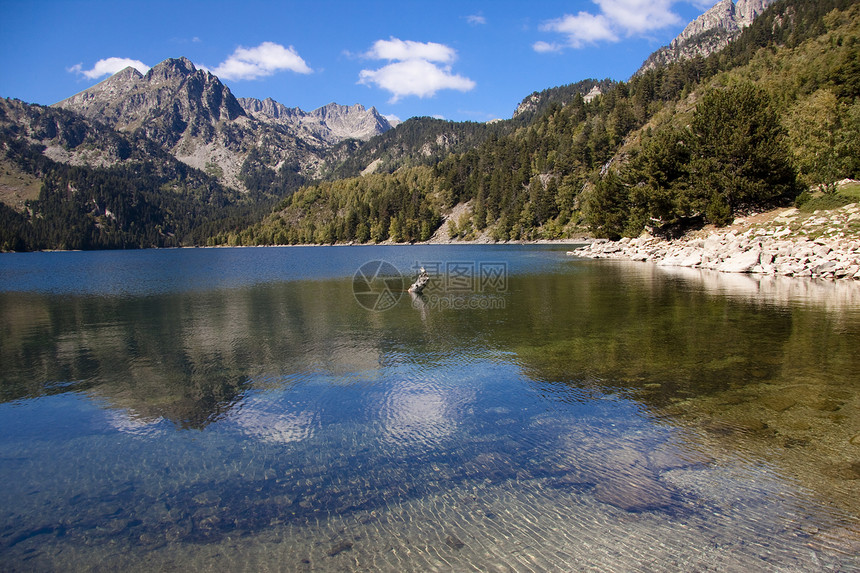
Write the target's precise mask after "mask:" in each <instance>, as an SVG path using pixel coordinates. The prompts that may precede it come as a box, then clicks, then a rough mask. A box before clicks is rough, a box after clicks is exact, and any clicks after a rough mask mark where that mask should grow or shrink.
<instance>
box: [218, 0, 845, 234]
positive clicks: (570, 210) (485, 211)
mask: <svg viewBox="0 0 860 573" xmlns="http://www.w3.org/2000/svg"><path fill="white" fill-rule="evenodd" d="M858 26H860V6H857V5H856V4H855V3H853V2H851V1H848V0H829V1H823V2H814V1H811V0H782V1H781V2H777V3H776V4H774V5H772V6H771V7H770V8H769V9H768V10H767V11H766V12H765V13H764V14H762V15H761V16H760V17H759V18H758V19H756V21H755V22H754V23H753V24H752V25H751V26H750V27H748V28H747V29H746V30H745V31H744V33H743V34H742V35H741V36H740V37H739V38H738V39H737V40H736V41H735V42H733V43H732V44H730V45H729V46H728V47H727V48H726V49H724V50H723V51H721V52H719V53H717V54H713V55H711V56H710V57H708V58H697V59H694V60H689V61H685V62H682V63H677V64H673V65H670V66H667V67H664V68H660V69H656V70H651V71H648V72H646V73H644V74H641V75H638V76H636V77H634V78H632V79H630V80H629V81H628V82H622V83H618V84H615V86H614V88H613V89H610V90H609V91H608V92H607V93H605V94H603V95H601V96H599V97H597V98H595V99H594V100H592V101H590V102H588V103H586V102H585V101H584V100H583V98H582V97H581V96H576V97H574V98H573V99H572V100H571V101H569V102H568V103H566V105H561V104H559V103H553V104H551V105H549V106H548V107H547V108H546V110H545V111H544V113H543V114H541V115H538V116H536V117H535V119H533V120H532V121H531V123H529V124H528V125H525V126H522V127H519V128H517V129H515V130H514V131H513V132H512V133H509V134H490V135H489V137H488V138H487V139H486V140H485V141H484V142H483V143H481V144H479V145H478V146H477V147H474V148H472V149H470V150H467V151H464V152H462V153H457V154H452V155H450V156H448V157H447V158H445V159H444V160H442V161H441V162H438V163H436V164H435V165H431V166H421V167H408V168H401V169H400V170H399V171H397V172H396V173H394V174H391V175H375V176H365V177H353V178H349V179H343V180H338V181H333V182H329V183H325V184H320V185H314V186H309V187H305V188H302V189H300V190H299V191H298V192H296V193H295V194H294V195H292V196H291V197H290V198H288V199H286V200H284V201H283V202H282V203H281V204H280V205H278V207H277V208H276V209H275V211H274V212H273V213H272V214H271V215H270V216H268V217H267V218H265V219H264V220H263V221H262V222H261V223H258V224H256V225H253V226H251V227H249V228H247V229H245V230H244V231H242V232H240V233H226V234H220V235H219V236H217V237H215V238H214V240H213V242H215V243H228V244H272V243H278V244H281V243H306V242H313V243H330V242H348V241H360V242H363V241H385V240H391V241H397V242H403V241H417V240H423V239H426V238H427V237H428V236H429V235H430V234H432V232H433V231H434V230H435V229H436V228H437V227H438V225H439V224H440V223H441V220H442V218H441V216H442V215H443V214H444V213H446V212H448V211H449V210H450V209H451V208H453V207H454V206H456V205H458V204H462V203H467V204H468V205H469V209H468V210H467V213H468V215H467V216H466V217H463V218H462V219H460V220H458V221H457V225H456V226H455V228H454V234H455V235H459V236H463V237H470V236H474V235H475V234H476V233H479V232H487V233H489V235H490V236H491V237H492V238H494V239H496V240H526V239H538V238H559V237H565V236H570V235H572V234H578V233H582V232H584V231H588V232H591V233H593V234H594V235H596V236H604V237H619V236H622V235H637V234H639V233H640V232H641V231H642V230H643V229H644V228H645V227H646V226H648V227H649V228H651V229H652V230H653V231H655V232H664V233H667V234H671V233H673V232H676V231H677V230H679V229H683V228H686V227H687V226H690V225H697V224H702V223H705V222H712V223H716V224H725V223H727V222H729V221H731V220H732V218H733V217H734V215H735V214H736V213H739V212H746V211H750V210H755V209H760V208H766V207H768V206H772V205H778V204H786V203H791V202H793V201H795V200H796V198H797V197H798V195H799V194H800V193H801V191H802V189H803V188H804V187H806V186H809V185H813V184H825V185H826V184H828V183H831V182H832V181H834V180H838V179H841V178H843V177H858V176H860V164H858V157H860V152H858V148H857V145H858V144H857V142H858V141H860V134H859V133H858V129H860V127H858V126H860V111H859V110H860V107H858V106H860V104H858V102H857V96H858V90H860V53H858V51H859V50H860V31H858Z"/></svg>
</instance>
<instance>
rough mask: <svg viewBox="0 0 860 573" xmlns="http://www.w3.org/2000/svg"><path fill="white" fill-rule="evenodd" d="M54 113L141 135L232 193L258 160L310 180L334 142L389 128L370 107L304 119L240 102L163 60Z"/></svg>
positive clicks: (211, 81) (322, 111) (186, 63)
mask: <svg viewBox="0 0 860 573" xmlns="http://www.w3.org/2000/svg"><path fill="white" fill-rule="evenodd" d="M54 107H57V108H61V109H65V110H70V111H74V112H76V113H78V114H81V115H83V116H84V117H86V118H87V119H91V120H95V121H98V122H101V123H104V124H106V125H107V126H108V127H111V128H113V129H116V130H118V131H121V132H122V131H125V132H135V131H137V130H142V131H143V133H144V134H145V135H146V137H147V138H148V139H150V140H152V141H154V142H156V143H158V144H159V145H160V146H161V147H162V148H163V149H164V150H166V151H167V152H169V153H170V154H171V155H173V156H174V157H176V158H177V159H179V160H180V161H182V162H183V163H186V164H187V165H190V166H191V167H196V168H198V169H203V170H206V171H208V172H210V173H212V174H216V175H217V176H218V177H219V179H221V181H222V183H225V184H226V185H229V186H231V187H234V188H237V189H243V188H244V179H243V176H242V169H243V166H246V163H247V162H248V161H257V162H259V158H260V157H265V165H264V166H263V167H264V168H266V169H271V170H272V171H275V170H277V169H278V168H279V167H280V166H282V165H285V164H286V165H290V166H295V169H296V170H297V172H298V173H300V174H302V175H309V176H316V175H317V170H318V169H319V167H320V165H321V164H322V162H323V160H324V156H325V153H326V151H327V150H328V149H330V148H331V147H332V146H334V145H335V144H337V143H338V142H340V141H342V140H344V139H348V138H356V139H363V140H366V139H369V138H371V137H373V136H374V135H378V134H380V133H384V132H385V131H387V130H389V129H391V125H390V124H389V123H388V121H387V120H386V119H385V118H384V117H382V116H381V115H380V114H379V112H377V111H376V109H375V108H371V109H369V110H366V109H365V108H364V107H363V106H361V105H354V106H341V105H338V104H335V103H332V104H329V105H327V106H324V107H321V108H319V109H317V110H314V111H312V112H309V113H308V112H304V111H302V110H300V109H298V108H288V107H286V106H284V105H282V104H280V103H278V102H276V101H274V100H272V99H271V98H268V99H265V100H262V101H261V100H257V99H251V98H243V99H242V100H241V101H240V100H238V99H236V97H235V96H234V95H233V93H232V92H231V91H230V89H229V88H228V87H227V86H225V85H224V84H222V83H221V81H220V80H219V79H218V78H217V77H216V76H214V75H212V74H211V73H209V72H208V71H206V70H201V69H197V68H196V67H195V66H194V64H193V63H192V62H191V61H190V60H188V59H187V58H178V59H168V60H165V61H163V62H161V63H159V64H158V65H156V66H155V67H153V68H152V69H150V70H149V72H147V73H146V74H141V73H140V72H138V71H137V70H135V69H134V68H130V67H129V68H126V69H124V70H122V71H120V72H118V73H117V74H114V75H113V76H111V77H110V78H108V79H106V80H104V81H103V82H101V83H99V84H96V85H95V86H93V87H91V88H89V89H87V90H84V91H83V92H81V93H79V94H76V95H74V96H72V97H70V98H68V99H65V100H63V101H61V102H58V103H56V104H54ZM261 142H265V147H261V146H262V143H261ZM255 151H256V152H255ZM254 152H255V153H254ZM258 167H259V166H258Z"/></svg>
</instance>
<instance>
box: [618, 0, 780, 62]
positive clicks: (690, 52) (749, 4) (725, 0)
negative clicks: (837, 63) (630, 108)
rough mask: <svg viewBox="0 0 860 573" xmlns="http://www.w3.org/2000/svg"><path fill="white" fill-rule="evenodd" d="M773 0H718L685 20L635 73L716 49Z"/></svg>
mask: <svg viewBox="0 0 860 573" xmlns="http://www.w3.org/2000/svg"><path fill="white" fill-rule="evenodd" d="M775 1H776V0H737V2H734V1H733V0H720V1H719V2H717V3H716V4H714V5H713V6H712V7H711V8H709V9H708V10H707V11H705V13H703V14H702V15H701V16H699V17H698V18H696V19H695V20H693V21H692V22H690V23H689V24H687V26H686V27H685V28H684V29H683V30H682V31H681V33H680V34H678V36H676V37H675V39H673V40H672V41H671V42H670V43H669V44H668V45H667V46H663V47H662V48H659V49H658V50H657V51H655V52H653V53H652V54H651V55H650V56H648V58H647V59H646V60H645V61H644V62H643V63H642V66H641V67H640V68H639V70H637V72H636V74H635V75H639V74H642V73H644V72H646V71H648V70H651V69H654V68H655V67H657V66H665V65H668V64H671V63H673V62H678V61H680V60H689V59H692V58H694V57H696V56H702V57H707V56H709V55H711V54H713V53H714V52H718V51H719V50H721V49H723V48H724V47H726V46H727V45H728V43H729V42H730V41H732V40H733V39H734V38H736V37H737V36H738V34H740V33H741V32H742V31H743V30H744V28H747V27H748V26H749V25H750V24H752V22H753V20H755V19H756V18H757V17H758V16H759V15H760V14H761V13H762V12H763V11H764V10H765V9H766V8H767V7H768V6H770V5H771V4H773V3H774V2H775Z"/></svg>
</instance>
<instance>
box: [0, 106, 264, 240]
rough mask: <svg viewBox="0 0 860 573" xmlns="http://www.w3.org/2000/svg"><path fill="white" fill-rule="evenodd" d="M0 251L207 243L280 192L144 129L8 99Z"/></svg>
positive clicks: (2, 114) (2, 129) (0, 121)
mask: <svg viewBox="0 0 860 573" xmlns="http://www.w3.org/2000/svg"><path fill="white" fill-rule="evenodd" d="M0 166H2V173H3V175H2V176H1V177H0V183H2V184H0V191H2V193H0V250H4V251H5V250H19V251H20V250H37V249H116V248H142V247H166V246H181V245H194V244H205V243H206V240H207V238H208V237H209V236H211V235H212V234H213V233H215V232H219V231H221V230H222V229H232V228H236V227H241V226H242V225H247V224H249V223H250V222H251V221H253V220H254V219H255V218H257V217H259V216H260V215H261V211H262V212H265V210H266V205H267V204H268V205H269V206H271V204H272V203H273V201H272V200H271V199H269V198H267V197H265V196H261V195H260V194H255V193H247V194H240V193H239V192H238V191H236V190H235V189H231V188H229V187H225V186H223V185H221V184H220V183H219V182H218V181H217V180H216V179H215V178H214V177H212V176H211V175H209V174H207V173H204V172H203V171H200V170H197V169H193V168H191V167H189V166H188V165H186V164H184V163H182V162H180V161H178V160H177V159H176V158H174V157H173V156H172V155H170V154H169V153H167V152H166V151H165V150H164V149H162V147H161V146H160V145H159V144H157V143H155V142H153V141H152V140H150V139H148V138H147V137H146V136H145V135H144V133H143V131H142V130H137V131H135V132H133V133H123V132H118V131H116V130H114V129H113V128H111V127H109V126H107V125H105V124H103V123H100V122H96V121H93V120H90V119H87V118H85V117H83V116H81V115H79V114H77V113H74V112H71V111H68V110H64V109H59V108H52V107H45V106H39V105H31V104H27V103H24V102H21V101H18V100H11V99H0Z"/></svg>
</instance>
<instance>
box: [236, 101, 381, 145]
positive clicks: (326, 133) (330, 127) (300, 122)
mask: <svg viewBox="0 0 860 573" xmlns="http://www.w3.org/2000/svg"><path fill="white" fill-rule="evenodd" d="M239 104H240V105H241V106H242V108H243V109H244V110H245V112H246V113H247V114H248V115H250V116H252V117H254V118H255V119H257V120H259V121H261V122H270V123H275V124H279V125H288V126H293V127H294V128H296V129H297V131H298V133H299V134H300V135H303V134H307V135H306V137H307V138H316V139H319V140H322V141H324V142H325V143H327V144H332V145H333V144H336V143H340V142H341V141H343V140H344V139H359V140H362V141H367V140H368V139H370V138H371V137H373V136H375V135H380V134H382V133H385V132H386V131H388V130H389V129H391V128H392V125H391V124H390V123H389V121H388V120H387V119H386V118H385V117H383V116H382V115H381V114H380V113H379V112H378V111H377V110H376V108H375V107H372V108H370V109H365V107H364V106H363V105H361V104H355V105H352V106H345V105H338V104H336V103H330V104H328V105H325V106H323V107H321V108H318V109H315V110H313V111H311V112H305V111H302V110H301V109H299V108H297V107H287V106H285V105H283V104H281V103H278V102H276V101H275V100H273V99H272V98H266V99H264V100H259V99H255V98H239Z"/></svg>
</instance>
